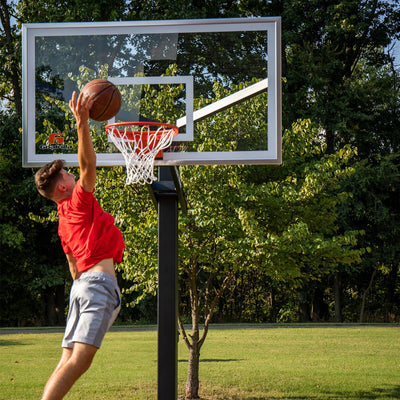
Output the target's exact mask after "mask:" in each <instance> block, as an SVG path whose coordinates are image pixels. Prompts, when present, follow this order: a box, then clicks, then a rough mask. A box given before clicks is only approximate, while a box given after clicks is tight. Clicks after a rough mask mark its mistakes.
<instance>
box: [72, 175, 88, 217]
mask: <svg viewBox="0 0 400 400" xmlns="http://www.w3.org/2000/svg"><path fill="white" fill-rule="evenodd" d="M93 192H94V190H93ZM93 192H86V191H85V190H84V189H83V187H82V185H81V182H80V180H78V181H77V182H76V185H75V188H74V191H73V192H72V196H71V206H72V207H73V208H74V209H76V210H79V209H80V208H81V207H84V208H86V207H89V206H91V205H92V203H93Z"/></svg>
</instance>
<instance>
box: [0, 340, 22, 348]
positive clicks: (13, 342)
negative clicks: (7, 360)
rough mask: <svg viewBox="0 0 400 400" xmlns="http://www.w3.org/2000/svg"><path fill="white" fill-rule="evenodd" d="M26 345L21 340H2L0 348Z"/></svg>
mask: <svg viewBox="0 0 400 400" xmlns="http://www.w3.org/2000/svg"><path fill="white" fill-rule="evenodd" d="M25 344H26V343H24V342H22V341H21V340H8V339H6V340H3V339H0V347H2V346H25Z"/></svg>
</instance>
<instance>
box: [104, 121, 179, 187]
mask: <svg viewBox="0 0 400 400" xmlns="http://www.w3.org/2000/svg"><path fill="white" fill-rule="evenodd" d="M106 132H107V134H108V137H109V138H110V139H111V141H112V142H113V143H114V144H115V146H116V147H117V149H118V150H119V151H120V152H121V153H122V154H123V156H124V159H125V164H126V184H127V185H130V184H132V183H140V184H142V185H144V184H146V183H147V184H150V183H152V182H154V181H155V180H157V178H156V177H155V176H154V161H155V158H156V157H157V155H160V156H161V154H162V153H161V152H162V150H163V149H166V148H168V147H169V146H170V145H171V143H172V139H173V138H174V136H175V135H176V134H178V128H177V127H176V126H174V125H170V124H160V123H151V124H149V123H141V122H131V123H118V124H110V125H107V126H106Z"/></svg>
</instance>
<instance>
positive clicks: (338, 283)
mask: <svg viewBox="0 0 400 400" xmlns="http://www.w3.org/2000/svg"><path fill="white" fill-rule="evenodd" d="M334 291H335V322H342V277H341V275H340V272H337V273H336V274H335V281H334Z"/></svg>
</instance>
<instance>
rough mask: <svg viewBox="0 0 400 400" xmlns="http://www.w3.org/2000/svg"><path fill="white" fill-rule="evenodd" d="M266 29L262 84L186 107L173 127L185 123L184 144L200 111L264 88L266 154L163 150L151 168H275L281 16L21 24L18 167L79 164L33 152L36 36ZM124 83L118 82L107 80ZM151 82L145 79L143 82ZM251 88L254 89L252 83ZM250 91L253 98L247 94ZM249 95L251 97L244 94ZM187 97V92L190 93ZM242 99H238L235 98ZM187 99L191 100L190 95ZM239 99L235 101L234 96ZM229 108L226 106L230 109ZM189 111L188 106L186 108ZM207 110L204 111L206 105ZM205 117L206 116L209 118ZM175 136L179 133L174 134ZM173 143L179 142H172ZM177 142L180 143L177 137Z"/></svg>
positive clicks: (113, 159)
mask: <svg viewBox="0 0 400 400" xmlns="http://www.w3.org/2000/svg"><path fill="white" fill-rule="evenodd" d="M237 31H265V32H267V34H268V80H264V81H262V82H263V83H261V84H260V85H259V86H258V87H256V88H252V87H250V88H247V89H248V90H247V92H245V91H241V92H242V93H239V95H238V94H237V93H235V94H234V95H232V96H228V97H229V99H228V98H225V99H223V100H220V101H219V102H215V103H213V104H211V105H209V106H207V107H208V109H206V110H204V109H203V110H197V111H193V105H192V103H190V100H189V104H188V105H187V107H189V108H187V111H186V117H184V118H180V119H179V120H178V121H177V125H179V126H180V127H182V126H185V125H186V134H187V135H188V136H186V138H187V139H186V140H191V138H192V137H193V129H194V127H193V125H194V123H195V122H196V121H197V120H200V119H201V118H203V117H204V113H208V114H210V113H213V112H219V111H221V110H223V109H224V107H226V103H223V101H226V102H228V103H229V102H231V103H229V104H233V103H234V102H239V101H241V99H244V98H246V97H245V96H247V97H250V96H251V95H255V94H257V93H258V92H257V90H259V89H260V88H261V86H262V85H264V86H265V87H264V88H261V89H260V90H266V89H267V90H268V150H257V151H222V152H165V153H164V156H163V159H159V160H156V161H155V165H158V166H162V165H197V164H280V163H281V159H282V155H281V152H282V150H281V130H282V101H281V19H280V17H260V18H226V19H199V20H165V21H122V22H121V21H120V22H82V23H78V22H77V23H45V24H23V26H22V95H23V124H22V130H23V143H22V146H23V149H22V150H23V151H22V165H23V167H40V166H42V165H44V164H46V163H47V162H49V161H51V160H53V159H56V158H62V159H64V160H65V161H66V163H67V164H68V165H70V166H78V158H77V154H37V153H36V150H35V130H36V128H35V38H36V37H43V36H46V37H47V36H63V35H65V36H76V35H110V34H133V33H137V34H144V33H149V34H151V33H197V32H237ZM174 78H175V79H177V81H175V83H182V80H184V83H185V84H186V85H187V86H186V89H187V90H189V91H190V90H191V91H192V93H193V88H190V79H188V78H187V77H186V78H185V77H179V76H176V77H174ZM112 79H123V78H112V77H110V80H112ZM148 79H150V77H149V78H148ZM253 86H255V85H253ZM252 90H253V91H254V94H251V92H252ZM249 92H250V94H249ZM189 94H190V92H189ZM242 95H243V97H242V98H240V97H241V96H242ZM189 97H190V96H189ZM238 97H239V98H238ZM229 104H228V106H229ZM190 107H191V108H190ZM205 108H206V107H205ZM208 114H207V115H208ZM178 136H179V135H178ZM175 140H178V138H176V139H175ZM179 140H183V139H182V138H179ZM97 165H98V166H117V165H124V158H123V156H122V155H121V154H120V153H98V154H97Z"/></svg>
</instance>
